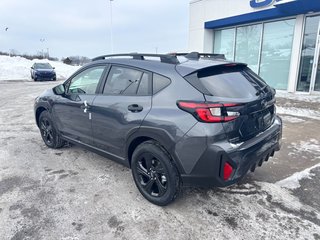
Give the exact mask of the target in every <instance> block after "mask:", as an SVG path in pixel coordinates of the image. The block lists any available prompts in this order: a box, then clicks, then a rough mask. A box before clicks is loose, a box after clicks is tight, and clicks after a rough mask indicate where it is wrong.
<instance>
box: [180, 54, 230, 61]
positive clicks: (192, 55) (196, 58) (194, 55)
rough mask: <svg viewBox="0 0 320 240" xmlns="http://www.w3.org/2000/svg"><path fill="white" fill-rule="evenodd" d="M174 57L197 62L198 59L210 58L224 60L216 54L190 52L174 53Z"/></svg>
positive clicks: (222, 56) (220, 55)
mask: <svg viewBox="0 0 320 240" xmlns="http://www.w3.org/2000/svg"><path fill="white" fill-rule="evenodd" d="M174 55H175V56H184V57H185V58H187V59H189V60H198V59H199V58H201V57H203V58H210V59H222V60H226V57H225V55H224V54H217V53H199V52H190V53H175V54H174Z"/></svg>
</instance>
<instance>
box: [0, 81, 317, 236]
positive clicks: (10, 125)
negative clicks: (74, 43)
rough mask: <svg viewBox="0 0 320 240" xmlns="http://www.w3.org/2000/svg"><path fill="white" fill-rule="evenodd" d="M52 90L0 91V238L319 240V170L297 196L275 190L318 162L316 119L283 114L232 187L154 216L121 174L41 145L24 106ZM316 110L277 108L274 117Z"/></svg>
mask: <svg viewBox="0 0 320 240" xmlns="http://www.w3.org/2000/svg"><path fill="white" fill-rule="evenodd" d="M56 84H58V82H30V81H1V82H0V238H1V239H68V240H69V239H70V240H71V239H123V240H124V239H154V240H157V239H159V240H160V239H161V240H163V239H246V240H247V239H249V240H250V239H252V240H253V239H316V240H320V204H319V203H320V193H319V186H320V167H318V168H314V169H313V170H312V171H311V172H310V174H309V175H308V177H307V178H303V179H302V180H300V181H298V183H299V184H300V186H299V187H297V188H294V189H287V188H284V187H280V186H279V185H278V184H277V182H278V181H280V180H282V179H285V178H287V177H290V176H291V175H292V174H294V173H297V172H300V171H303V170H304V169H307V168H309V167H312V166H315V165H316V164H319V163H320V148H319V144H320V137H319V132H320V124H319V123H320V119H317V118H311V117H310V116H308V115H306V116H301V114H300V115H299V116H297V115H294V114H291V115H289V114H282V115H281V116H282V117H283V122H284V133H283V146H282V149H281V151H280V152H277V153H276V155H275V157H274V158H271V159H270V160H269V161H268V162H266V163H264V164H263V165H262V167H260V168H257V169H256V171H255V172H254V173H249V174H248V176H247V177H246V178H244V179H243V180H242V182H241V183H239V184H237V185H234V186H232V187H228V188H210V189H203V188H184V189H183V191H182V194H181V195H180V197H179V198H178V199H177V200H176V201H175V202H174V203H173V204H171V205H169V206H167V207H158V206H155V205H153V204H151V203H149V202H148V201H146V200H145V199H144V198H143V197H142V196H141V195H140V193H139V192H138V190H137V188H136V187H135V185H134V183H133V179H132V176H131V171H130V169H128V168H126V167H124V166H122V165H119V164H117V163H115V162H112V161H110V160H108V159H106V158H104V157H102V156H99V155H97V154H94V153H92V152H89V151H87V150H85V149H82V148H80V147H77V146H66V147H64V148H62V149H57V150H53V149H49V148H47V147H46V146H45V144H44V143H43V142H42V139H41V136H40V134H39V130H38V129H37V127H36V125H35V121H34V116H33V102H34V99H35V97H36V96H37V95H39V94H40V93H41V92H42V91H44V90H45V89H47V88H51V87H53V86H54V85H56ZM318 105H319V103H314V102H303V101H298V100H289V99H285V98H279V99H278V106H280V107H283V108H291V107H294V108H295V109H305V110H308V111H309V110H312V111H318ZM312 111H309V112H310V113H312Z"/></svg>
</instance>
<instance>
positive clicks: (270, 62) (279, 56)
mask: <svg viewBox="0 0 320 240" xmlns="http://www.w3.org/2000/svg"><path fill="white" fill-rule="evenodd" d="M294 25H295V19H291V20H284V21H277V22H270V23H265V24H264V31H263V42H262V49H261V50H262V51H261V62H260V74H259V75H260V76H261V77H262V78H263V79H264V80H265V81H266V82H267V83H268V84H269V85H270V86H272V87H274V88H276V89H281V90H287V87H288V78H289V70H290V61H291V51H292V41H293V34H294Z"/></svg>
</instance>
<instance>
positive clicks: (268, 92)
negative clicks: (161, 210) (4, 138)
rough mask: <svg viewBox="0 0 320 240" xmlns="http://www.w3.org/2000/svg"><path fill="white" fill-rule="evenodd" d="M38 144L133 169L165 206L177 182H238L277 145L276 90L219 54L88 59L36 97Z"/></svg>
mask: <svg viewBox="0 0 320 240" xmlns="http://www.w3.org/2000/svg"><path fill="white" fill-rule="evenodd" d="M34 111H35V118H36V123H37V126H38V127H39V129H40V133H41V136H42V139H43V141H44V143H45V144H46V145H47V146H48V147H50V148H60V147H62V146H64V144H65V143H66V142H71V143H74V144H80V145H81V146H83V147H85V148H88V149H90V150H92V151H94V152H96V153H99V154H102V155H104V156H106V157H107V158H109V159H112V160H115V161H117V162H119V163H122V164H124V165H126V166H128V167H129V168H131V169H132V175H133V179H134V181H135V184H136V186H137V187H138V189H139V191H140V192H141V194H142V195H143V196H144V197H145V198H146V199H147V200H149V201H150V202H152V203H154V204H157V205H161V206H163V205H167V204H169V203H170V202H172V201H173V200H174V199H175V198H176V197H177V195H178V193H179V191H180V188H181V186H182V185H184V186H187V185H200V186H204V185H206V186H219V187H224V186H228V185H231V184H234V183H236V182H238V181H239V180H240V179H241V178H242V177H244V176H245V175H246V173H247V172H248V171H249V170H251V171H254V170H255V168H256V166H261V164H262V163H263V162H264V161H268V159H269V157H272V156H273V155H274V153H275V151H278V150H279V149H280V141H281V135H282V121H281V119H280V118H279V117H278V116H277V115H276V109H275V90H274V89H273V88H271V87H270V86H268V85H267V84H266V82H265V81H263V80H262V79H261V78H260V77H259V76H258V75H256V74H255V73H254V72H253V71H252V70H250V69H249V68H248V67H247V66H246V64H243V63H234V62H228V61H225V60H224V59H223V56H222V55H216V54H200V53H196V52H193V53H189V54H163V55H155V54H138V53H135V54H118V55H105V56H101V57H97V58H95V59H93V61H92V62H91V63H89V64H87V65H86V66H84V67H82V68H81V69H79V70H78V71H77V72H76V73H74V74H73V75H72V76H71V77H70V78H69V79H68V80H66V81H65V82H64V83H63V84H61V85H58V86H56V87H54V88H53V89H49V90H47V91H45V92H44V93H43V94H42V95H40V96H39V97H37V98H36V101H35V106H34Z"/></svg>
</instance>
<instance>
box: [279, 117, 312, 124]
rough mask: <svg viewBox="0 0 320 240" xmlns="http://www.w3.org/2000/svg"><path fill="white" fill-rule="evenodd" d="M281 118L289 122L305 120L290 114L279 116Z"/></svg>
mask: <svg viewBox="0 0 320 240" xmlns="http://www.w3.org/2000/svg"><path fill="white" fill-rule="evenodd" d="M281 118H282V120H283V121H285V122H290V123H302V122H305V121H306V120H304V119H302V118H297V117H292V116H287V115H284V116H281Z"/></svg>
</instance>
